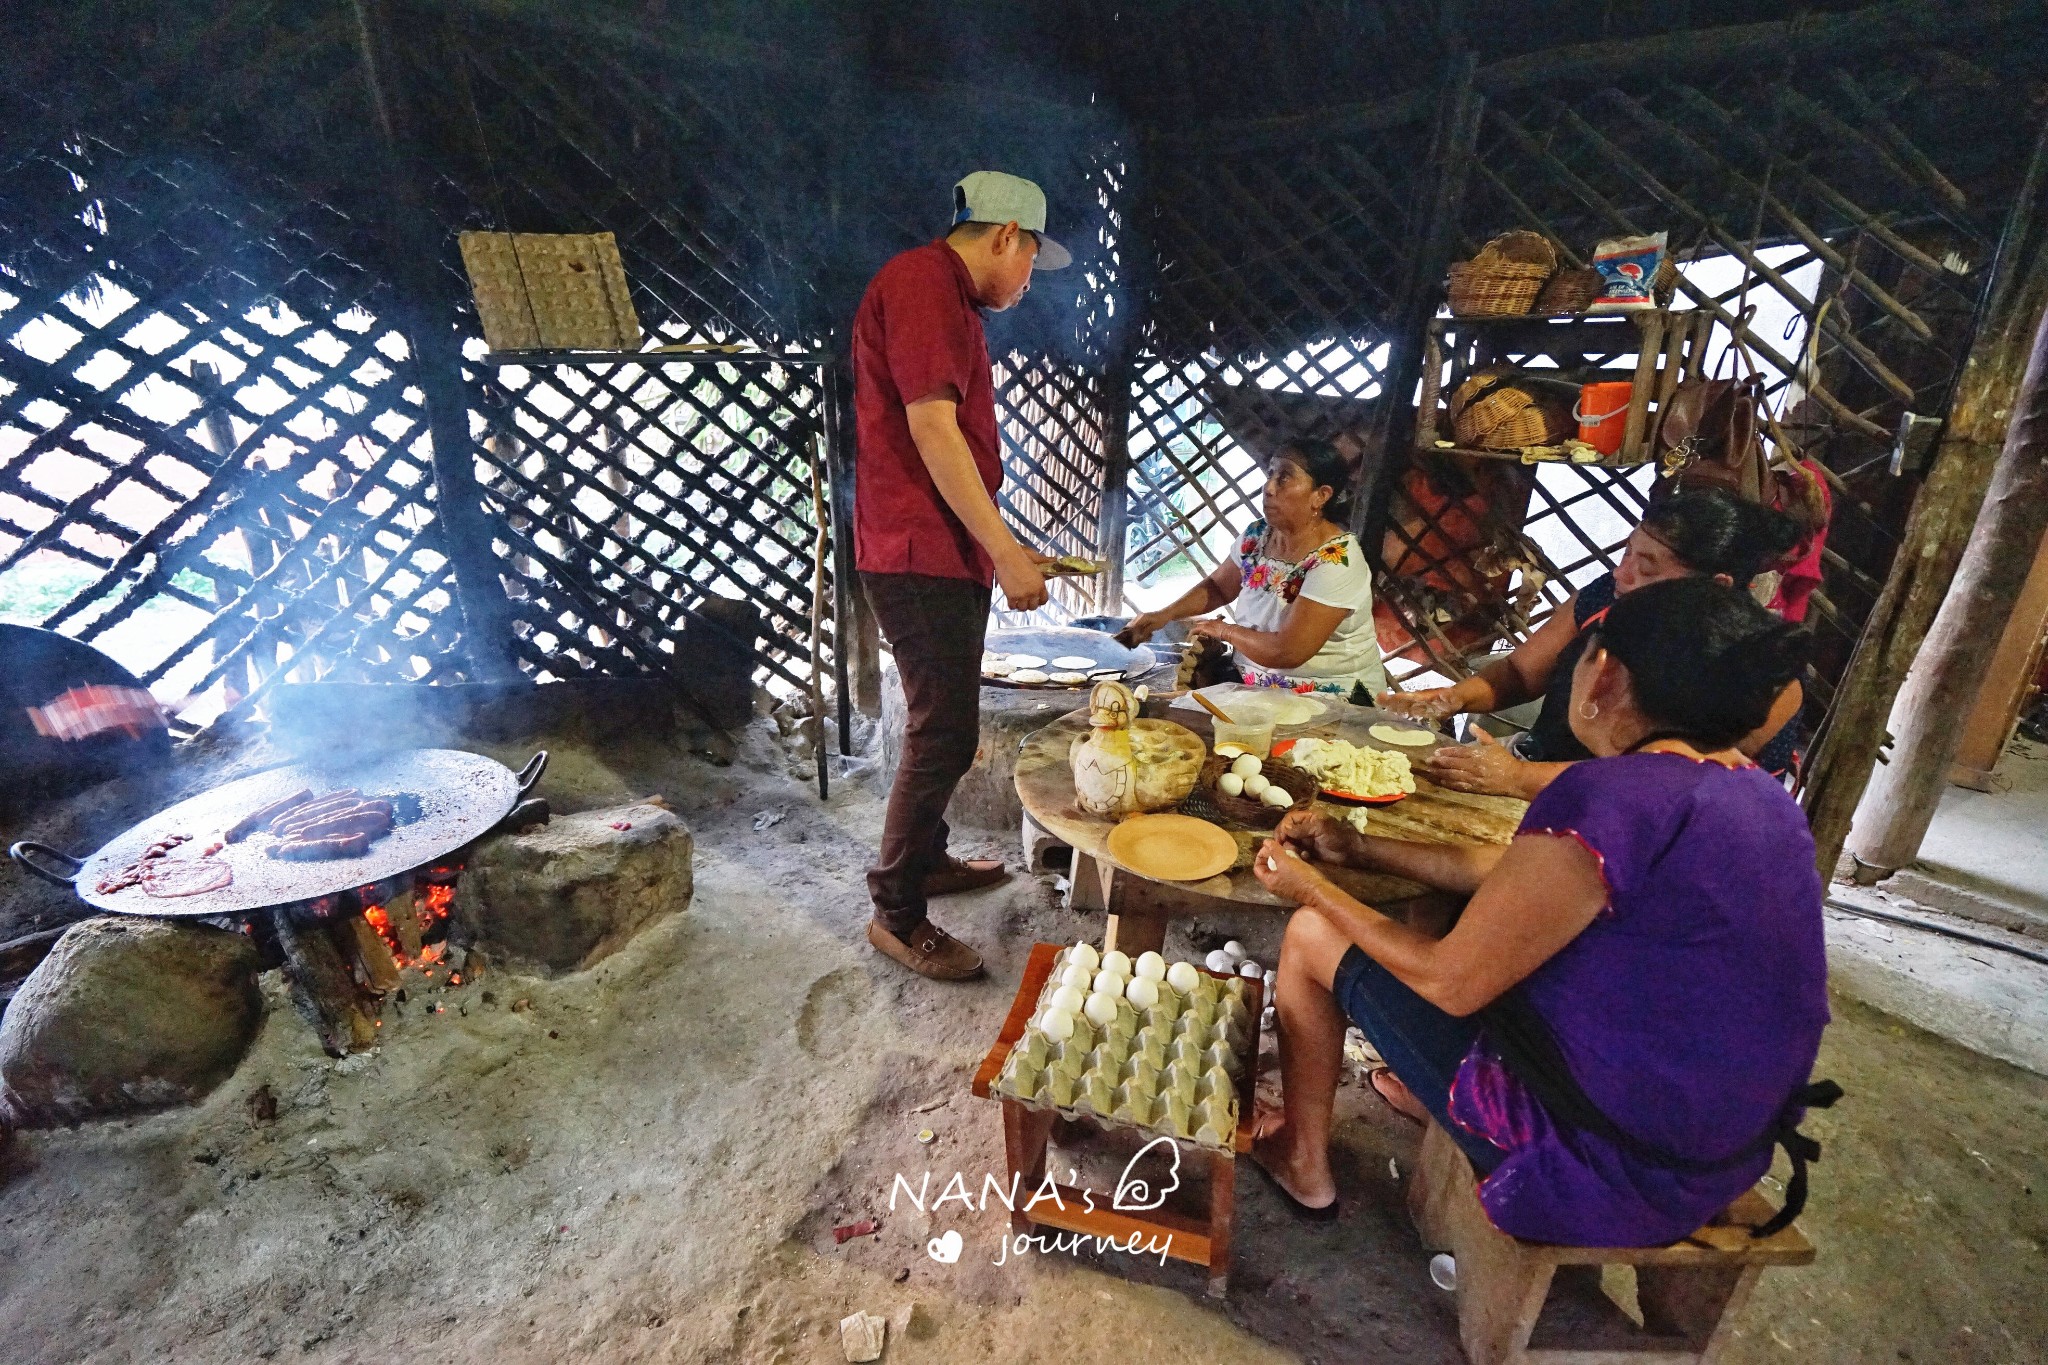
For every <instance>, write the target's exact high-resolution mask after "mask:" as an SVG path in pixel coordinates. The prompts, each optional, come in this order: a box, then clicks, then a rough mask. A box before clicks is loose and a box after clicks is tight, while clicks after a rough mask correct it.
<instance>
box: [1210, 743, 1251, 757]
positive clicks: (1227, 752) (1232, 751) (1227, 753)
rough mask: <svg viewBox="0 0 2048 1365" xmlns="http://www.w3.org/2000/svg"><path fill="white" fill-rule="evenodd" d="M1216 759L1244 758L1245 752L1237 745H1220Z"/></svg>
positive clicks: (1217, 748)
mask: <svg viewBox="0 0 2048 1365" xmlns="http://www.w3.org/2000/svg"><path fill="white" fill-rule="evenodd" d="M1216 757H1218V758H1243V757H1244V750H1242V749H1240V748H1238V747H1237V746H1236V745H1235V744H1219V745H1217V746H1216Z"/></svg>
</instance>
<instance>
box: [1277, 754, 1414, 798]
mask: <svg viewBox="0 0 2048 1365" xmlns="http://www.w3.org/2000/svg"><path fill="white" fill-rule="evenodd" d="M1293 747H1294V741H1293V740H1291V739H1283V740H1281V741H1280V742H1279V743H1278V744H1275V745H1274V746H1273V755H1274V757H1276V758H1279V757H1284V756H1285V755H1286V753H1287V751H1288V750H1289V749H1292V748H1293ZM1323 795H1325V796H1334V797H1336V798H1337V799H1338V800H1339V801H1355V802H1357V803H1358V804H1359V805H1361V806H1391V805H1393V804H1394V803H1395V802H1396V801H1405V800H1407V799H1408V793H1407V792H1395V793H1394V794H1393V795H1392V796H1360V795H1359V794H1358V793H1357V792H1340V791H1338V790H1337V789H1336V788H1335V787H1324V788H1323Z"/></svg>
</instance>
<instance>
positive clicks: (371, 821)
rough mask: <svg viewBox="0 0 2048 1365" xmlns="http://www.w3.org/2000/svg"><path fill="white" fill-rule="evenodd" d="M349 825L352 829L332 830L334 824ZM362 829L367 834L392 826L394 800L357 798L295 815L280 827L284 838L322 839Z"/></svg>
mask: <svg viewBox="0 0 2048 1365" xmlns="http://www.w3.org/2000/svg"><path fill="white" fill-rule="evenodd" d="M343 824H346V825H349V826H350V828H349V829H330V828H328V826H331V825H343ZM358 827H359V828H360V830H361V832H363V833H375V834H382V833H384V832H385V831H387V830H389V829H390V828H391V803H390V802H388V801H357V802H353V803H351V804H349V805H344V806H338V807H332V808H330V809H328V810H324V811H321V812H320V813H318V814H316V815H308V816H305V817H303V818H294V819H293V820H291V821H289V822H288V823H286V824H284V825H281V826H279V827H278V831H277V835H278V837H279V838H280V839H318V838H322V837H324V836H326V835H329V834H347V833H354V832H356V829H357V828H358Z"/></svg>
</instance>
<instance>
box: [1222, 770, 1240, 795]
mask: <svg viewBox="0 0 2048 1365" xmlns="http://www.w3.org/2000/svg"><path fill="white" fill-rule="evenodd" d="M1216 790H1217V791H1220V792H1222V793H1223V794H1224V795H1225V796H1243V795H1244V779H1243V778H1241V777H1239V776H1238V775H1237V774H1236V773H1225V774H1223V776H1221V777H1219V778H1217V779H1216Z"/></svg>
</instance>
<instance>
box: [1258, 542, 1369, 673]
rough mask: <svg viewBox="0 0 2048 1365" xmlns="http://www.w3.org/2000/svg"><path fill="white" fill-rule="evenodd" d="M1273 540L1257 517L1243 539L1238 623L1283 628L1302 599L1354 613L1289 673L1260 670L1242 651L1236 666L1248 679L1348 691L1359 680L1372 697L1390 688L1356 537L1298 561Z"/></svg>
mask: <svg viewBox="0 0 2048 1365" xmlns="http://www.w3.org/2000/svg"><path fill="white" fill-rule="evenodd" d="M1271 539H1272V533H1271V531H1270V530H1269V529H1268V528H1267V526H1266V523H1265V522H1263V521H1255V522H1253V523H1252V524H1251V528H1250V529H1249V530H1247V531H1246V532H1245V534H1244V538H1243V539H1242V540H1240V541H1239V542H1238V545H1237V567H1238V570H1239V572H1240V573H1241V574H1242V575H1243V586H1242V587H1240V588H1239V589H1238V594H1237V602H1236V604H1235V605H1234V606H1233V608H1232V610H1231V615H1232V616H1233V617H1235V618H1236V620H1237V623H1238V624H1239V625H1241V626H1249V627H1250V628H1251V629H1253V630H1260V631H1278V630H1279V629H1280V628H1281V626H1282V625H1283V624H1284V623H1285V622H1286V620H1287V612H1288V609H1289V608H1290V607H1292V606H1293V605H1294V602H1295V599H1296V598H1300V597H1306V598H1307V599H1308V600H1309V601H1311V602H1320V603H1322V604H1323V605H1324V606H1326V607H1342V608H1344V609H1345V610H1346V611H1347V612H1348V613H1349V615H1347V616H1345V617H1344V619H1343V620H1341V621H1339V622H1338V623H1337V628H1336V629H1335V630H1334V631H1331V632H1330V638H1329V639H1328V640H1326V641H1324V642H1323V647H1322V648H1321V649H1319V650H1317V651H1316V652H1315V655H1314V657H1312V658H1310V659H1309V661H1308V662H1307V663H1304V664H1301V665H1298V666H1297V667H1295V668H1291V669H1289V670H1287V671H1286V672H1285V673H1282V672H1279V671H1277V670H1274V669H1269V668H1263V667H1261V666H1259V665H1257V664H1254V663H1253V662H1252V661H1251V660H1249V659H1246V658H1245V657H1244V656H1243V655H1242V654H1240V655H1239V656H1238V667H1239V670H1240V672H1241V673H1242V675H1243V677H1244V681H1245V685H1246V686H1248V687H1286V688H1291V689H1292V690H1294V691H1296V692H1332V693H1336V694H1337V695H1339V696H1349V695H1350V693H1351V689H1352V687H1353V686H1354V685H1355V684H1357V683H1361V682H1362V683H1364V684H1365V688H1366V691H1368V692H1370V693H1372V694H1373V695H1374V696H1377V695H1379V694H1380V693H1381V692H1384V691H1386V688H1387V670H1386V664H1385V662H1384V661H1383V660H1382V659H1381V657H1380V641H1379V634H1378V632H1377V631H1376V630H1375V628H1374V626H1373V620H1372V570H1371V569H1370V568H1369V567H1367V565H1366V562H1365V552H1364V551H1363V550H1362V549H1360V548H1359V545H1358V539H1357V537H1355V536H1352V535H1349V534H1344V535H1338V536H1336V537H1333V538H1332V539H1330V540H1327V541H1325V542H1323V543H1322V544H1321V545H1319V546H1317V547H1316V548H1315V549H1314V550H1312V551H1310V552H1309V554H1308V555H1307V557H1306V558H1304V559H1301V560H1300V561H1298V562H1296V561H1289V560H1284V559H1276V558H1274V557H1273V556H1272V555H1271V554H1269V553H1268V549H1269V542H1270V541H1271Z"/></svg>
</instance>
